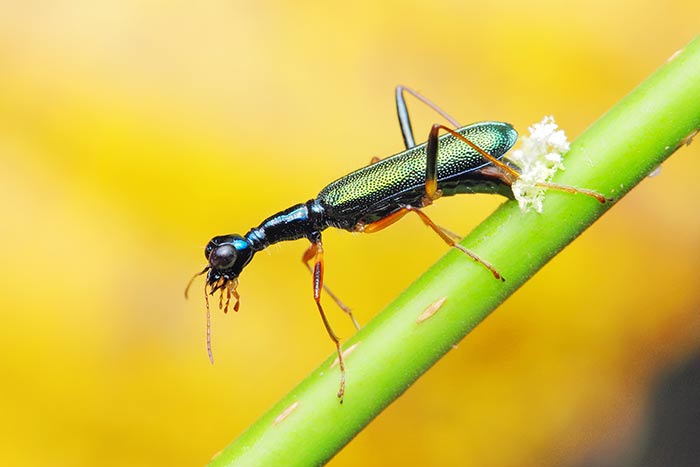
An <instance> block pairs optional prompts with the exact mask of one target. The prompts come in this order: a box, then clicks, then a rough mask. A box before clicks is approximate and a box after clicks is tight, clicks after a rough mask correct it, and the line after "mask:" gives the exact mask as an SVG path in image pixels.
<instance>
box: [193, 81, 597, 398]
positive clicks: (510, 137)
mask: <svg viewBox="0 0 700 467" xmlns="http://www.w3.org/2000/svg"><path fill="white" fill-rule="evenodd" d="M406 93H407V94H410V95H412V96H414V97H415V98H416V99H418V100H419V101H421V102H422V103H424V104H425V105H427V106H428V107H430V108H431V109H433V110H434V111H435V112H437V113H438V114H440V115H441V116H442V117H443V118H444V119H445V120H447V121H448V122H450V124H451V125H453V126H454V128H455V129H452V128H449V127H447V126H445V125H441V124H438V123H436V124H434V125H433V126H432V127H431V129H430V132H429V133H428V141H427V142H426V143H423V144H416V143H415V140H414V137H413V129H412V127H411V120H410V117H409V115H408V108H407V107H406V101H405V94H406ZM396 110H397V114H398V117H399V125H400V126H401V134H402V135H403V140H404V144H405V145H406V150H405V151H403V152H400V153H398V154H395V155H393V156H391V157H387V158H385V159H377V158H374V159H372V161H371V162H370V164H369V165H368V166H366V167H363V168H361V169H358V170H356V171H354V172H352V173H350V174H348V175H345V176H343V177H341V178H339V179H338V180H336V181H334V182H332V183H331V184H329V185H328V186H326V187H325V188H323V189H322V190H321V191H320V192H319V194H318V196H316V198H314V199H311V200H309V201H307V202H305V203H301V204H295V205H294V206H292V207H290V208H287V209H285V210H283V211H280V212H278V213H277V214H273V215H272V216H270V217H268V218H267V219H265V220H264V221H263V222H262V223H261V224H260V225H259V226H258V227H255V228H252V229H250V230H249V231H248V233H246V234H245V235H238V234H230V235H221V236H218V237H214V238H213V239H211V241H210V242H209V244H208V245H207V246H206V248H205V249H204V256H205V257H206V259H207V261H208V262H209V264H208V265H207V266H206V267H205V268H204V269H203V270H202V271H201V272H199V273H197V274H195V275H194V276H193V277H192V279H191V280H190V282H189V284H188V285H187V288H186V289H185V296H187V291H188V290H189V288H190V285H191V284H192V282H193V280H194V279H195V278H196V277H197V276H200V275H202V274H204V273H206V274H207V276H206V281H205V283H204V298H205V302H206V311H207V334H206V341H207V353H208V354H209V360H210V361H211V362H212V363H213V362H214V357H213V354H212V350H211V322H210V320H211V315H210V310H209V296H210V295H213V294H214V293H215V292H216V291H220V296H219V309H223V311H224V313H226V312H228V308H229V303H230V301H231V298H232V297H233V299H234V301H235V303H234V305H233V309H234V310H235V311H238V306H239V303H240V302H239V300H240V297H239V294H238V292H237V287H238V276H240V274H241V271H242V270H243V268H245V267H246V265H248V263H250V261H251V259H253V256H254V255H255V253H257V252H259V251H262V250H264V249H265V248H267V247H268V246H270V245H272V244H274V243H278V242H283V241H287V240H296V239H300V238H306V239H308V240H309V241H310V242H311V245H310V246H309V247H308V248H307V250H306V252H305V253H304V255H303V256H302V262H303V263H304V264H305V265H306V267H307V269H309V271H310V272H311V274H312V277H313V293H314V300H315V302H316V307H317V308H318V311H319V313H320V315H321V319H322V320H323V325H324V326H325V328H326V332H327V333H328V336H330V338H331V340H332V341H333V343H334V344H335V348H336V352H337V354H338V366H339V368H340V388H339V389H338V394H337V396H338V399H339V400H340V402H342V401H343V395H344V393H345V364H344V361H343V353H342V351H341V347H340V339H339V338H338V336H337V335H336V334H335V332H333V329H332V328H331V325H330V323H329V322H328V319H327V317H326V313H325V312H324V311H323V307H322V306H321V290H322V289H324V290H325V291H326V293H327V294H328V295H329V296H330V297H331V298H332V299H333V300H334V301H335V302H336V303H337V304H338V306H339V307H340V308H341V309H342V310H343V311H344V312H345V313H346V314H347V315H348V316H349V317H350V319H351V320H352V322H353V324H354V325H355V327H356V328H357V329H359V325H358V324H357V321H356V320H355V318H354V317H353V315H352V312H351V311H350V309H349V308H348V307H347V306H345V305H344V304H343V303H342V302H341V301H340V300H339V299H338V298H337V297H336V296H335V295H333V293H332V292H331V291H330V290H329V289H328V288H327V287H326V285H325V284H324V283H323V270H324V266H323V243H322V240H321V232H322V231H324V230H325V229H327V228H328V227H335V228H337V229H344V230H348V231H350V232H364V233H373V232H378V231H380V230H382V229H384V228H386V227H388V226H390V225H392V224H393V223H394V222H396V221H398V220H399V219H401V218H402V217H403V216H405V215H406V214H408V213H415V214H416V215H418V217H420V219H421V221H423V223H425V225H427V226H428V227H430V229H432V231H433V232H435V233H436V234H437V235H438V236H439V237H440V238H441V239H442V240H443V241H444V242H445V243H447V244H448V245H449V246H450V247H454V248H456V249H458V250H459V251H461V252H462V253H464V254H466V255H467V256H469V257H470V258H471V259H473V260H474V261H476V262H477V263H479V264H481V265H482V266H483V267H484V268H486V269H488V270H489V271H490V272H491V274H493V276H494V277H495V278H496V279H500V280H504V279H503V277H502V276H501V274H500V273H499V272H498V271H497V270H496V268H495V267H494V266H492V265H491V264H490V263H489V262H487V261H486V260H484V259H482V258H480V257H479V256H478V255H477V254H476V253H474V252H472V251H470V250H468V249H466V248H465V247H463V246H462V245H460V244H459V243H457V242H458V241H459V236H457V235H456V234H454V233H452V232H450V231H448V230H446V229H444V228H442V227H440V226H438V225H437V224H435V223H434V222H433V221H432V220H431V219H430V218H429V217H428V216H427V214H425V213H424V212H423V210H422V209H423V208H425V207H427V206H429V205H431V204H432V203H433V201H435V200H436V199H438V198H440V197H441V196H453V195H456V194H461V193H491V194H499V195H503V196H505V197H507V198H511V199H513V198H514V196H513V190H512V188H511V186H512V184H513V182H514V181H516V180H517V179H518V177H520V169H519V167H517V166H516V165H515V164H513V163H512V162H510V161H507V160H504V159H503V156H504V155H505V153H506V152H508V150H509V149H510V148H511V147H512V146H513V145H514V144H515V142H516V140H517V138H518V133H517V132H516V131H515V129H514V128H513V127H512V126H511V125H510V124H508V123H503V122H480V123H473V124H471V125H467V126H461V125H460V124H459V123H458V122H457V121H456V120H455V119H454V118H452V117H451V116H450V115H448V114H447V113H446V112H445V111H443V110H442V109H440V108H439V107H438V106H437V105H435V104H434V103H433V102H431V101H430V100H429V99H427V98H426V97H424V96H422V95H421V94H419V93H418V92H416V91H414V90H412V89H410V88H407V87H404V86H397V87H396ZM441 131H443V132H445V133H446V134H443V135H440V134H439V133H440V132H441ZM538 185H539V186H541V187H544V188H549V189H555V190H561V191H566V192H569V193H583V194H585V195H588V196H591V197H594V198H595V199H597V200H598V201H600V202H601V203H603V202H605V201H606V198H605V197H604V196H603V195H601V194H599V193H596V192H594V191H591V190H585V189H578V188H573V187H569V186H566V185H557V184H552V183H545V182H543V183H538ZM311 263H313V266H312V265H311ZM224 292H225V295H226V300H225V301H224Z"/></svg>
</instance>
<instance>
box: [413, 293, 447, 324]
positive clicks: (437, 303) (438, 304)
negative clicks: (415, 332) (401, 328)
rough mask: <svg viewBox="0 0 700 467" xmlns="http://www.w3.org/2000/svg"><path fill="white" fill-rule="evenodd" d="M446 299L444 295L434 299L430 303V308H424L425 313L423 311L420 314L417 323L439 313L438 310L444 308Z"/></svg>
mask: <svg viewBox="0 0 700 467" xmlns="http://www.w3.org/2000/svg"><path fill="white" fill-rule="evenodd" d="M446 300H447V297H442V298H440V299H438V300H436V301H434V302H433V303H431V304H430V305H428V308H426V309H425V310H423V313H421V314H420V316H418V318H416V323H417V324H420V323H422V322H423V321H425V320H427V319H428V318H430V317H431V316H433V315H434V314H435V313H437V312H438V310H439V309H440V308H442V305H444V304H445V301H446Z"/></svg>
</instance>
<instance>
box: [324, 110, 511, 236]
mask: <svg viewBox="0 0 700 467" xmlns="http://www.w3.org/2000/svg"><path fill="white" fill-rule="evenodd" d="M456 131H457V132H458V133H459V134H461V135H462V136H464V137H466V138H467V139H469V140H470V141H471V142H473V143H474V144H476V145H477V146H479V147H480V148H481V149H483V150H484V151H485V152H487V153H488V154H490V155H492V156H493V157H495V158H497V159H500V158H502V157H503V155H504V154H505V153H506V152H508V150H509V149H510V148H511V147H512V146H513V145H514V144H515V141H516V140H517V138H518V134H517V132H516V131H515V129H514V128H513V127H512V126H511V125H509V124H508V123H502V122H480V123H474V124H472V125H468V126H465V127H462V128H460V129H458V130H456ZM439 140H440V146H439V150H438V157H437V176H438V188H440V189H444V190H445V193H444V195H445V196H449V195H452V194H455V193H459V192H461V191H460V189H459V188H460V185H462V188H467V189H468V191H473V192H478V191H479V184H480V183H481V180H480V179H479V177H478V176H476V174H475V173H474V171H475V170H477V169H479V168H481V167H484V166H485V165H488V161H487V160H486V159H484V158H483V157H482V156H481V155H480V154H479V153H478V152H477V151H476V150H474V149H473V148H471V147H470V146H468V145H467V144H466V143H464V142H463V141H460V140H459V139H457V138H455V137H454V136H452V135H450V134H446V135H443V136H441V137H440V138H439ZM426 159H427V155H426V143H423V144H420V145H418V146H415V147H414V148H411V149H409V150H407V151H404V152H401V153H399V154H396V155H394V156H391V157H388V158H386V159H382V160H381V161H379V162H377V163H375V164H372V165H369V166H366V167H363V168H361V169H359V170H356V171H355V172H352V173H350V174H348V175H346V176H344V177H342V178H340V179H338V180H336V181H334V182H333V183H331V184H330V185H328V186H326V187H325V188H324V189H323V190H321V192H320V193H319V195H318V197H317V200H318V201H319V202H320V203H321V204H322V205H323V206H324V207H325V208H326V211H327V213H328V214H330V215H331V216H332V217H334V218H337V219H343V220H345V221H347V225H345V227H346V228H349V227H351V226H352V225H354V224H356V223H357V222H360V221H362V222H373V221H374V220H377V219H380V218H382V217H384V216H386V215H388V214H389V213H391V212H392V211H394V210H396V209H397V206H398V205H399V204H411V205H415V202H416V201H417V200H418V199H420V198H421V196H422V194H423V192H424V187H425V171H426ZM489 191H492V190H489Z"/></svg>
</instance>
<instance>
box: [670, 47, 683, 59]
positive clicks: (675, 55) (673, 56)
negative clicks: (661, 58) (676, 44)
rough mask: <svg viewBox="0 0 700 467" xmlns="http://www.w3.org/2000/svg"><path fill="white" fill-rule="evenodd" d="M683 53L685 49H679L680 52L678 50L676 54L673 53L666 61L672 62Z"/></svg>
mask: <svg viewBox="0 0 700 467" xmlns="http://www.w3.org/2000/svg"><path fill="white" fill-rule="evenodd" d="M682 52H683V49H678V50H676V51H675V52H673V54H672V55H671V56H670V57H668V58H667V59H666V62H671V61H673V59H674V58H676V57H677V56H679V55H680V54H681V53H682Z"/></svg>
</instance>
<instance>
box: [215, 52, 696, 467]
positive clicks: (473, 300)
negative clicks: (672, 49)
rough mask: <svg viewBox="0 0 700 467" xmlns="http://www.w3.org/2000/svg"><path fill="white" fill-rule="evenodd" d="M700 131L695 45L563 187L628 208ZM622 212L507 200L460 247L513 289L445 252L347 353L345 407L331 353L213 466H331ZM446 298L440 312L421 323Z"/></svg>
mask: <svg viewBox="0 0 700 467" xmlns="http://www.w3.org/2000/svg"><path fill="white" fill-rule="evenodd" d="M699 127H700V40H699V39H698V38H696V39H695V40H693V41H692V42H691V43H690V44H688V46H687V47H686V48H685V49H684V50H683V51H682V52H681V53H679V54H678V55H676V56H675V57H674V58H673V59H672V60H671V61H669V62H667V63H666V64H665V65H664V66H662V67H661V68H660V69H659V70H658V71H657V72H656V73H654V74H653V75H652V76H651V77H650V78H648V79H647V80H646V81H645V82H644V83H642V84H641V85H640V86H639V87H638V88H637V89H635V90H634V91H633V92H632V93H630V94H629V95H628V96H626V97H625V98H624V99H623V100H622V101H621V102H620V103H619V104H617V105H616V106H615V107H614V108H613V109H611V110H610V111H609V112H608V113H606V114H605V115H604V116H603V117H601V118H600V119H599V120H598V121H597V122H595V124H593V125H592V126H591V127H590V128H589V129H588V130H586V131H585V132H584V134H582V135H581V136H580V137H579V138H578V139H577V140H576V141H575V142H574V144H572V146H571V151H570V152H569V153H568V154H567V156H566V171H565V172H562V173H561V174H560V175H561V176H560V177H558V178H557V179H556V182H558V183H563V184H568V185H573V186H578V187H586V188H590V189H594V190H597V191H599V192H601V193H603V194H605V195H606V196H610V197H612V198H614V199H615V200H619V199H620V197H622V196H623V195H624V194H625V193H626V192H628V191H629V190H630V189H631V188H632V187H634V186H635V185H636V184H637V183H639V182H640V181H641V180H643V179H644V178H645V177H646V176H647V175H648V174H649V173H650V172H651V171H653V170H654V169H655V168H656V167H658V166H659V165H660V164H661V163H662V162H663V161H664V160H665V159H666V158H667V157H668V156H669V155H671V154H672V153H673V152H674V151H675V150H676V149H677V148H678V147H679V146H681V145H682V144H683V143H684V139H685V138H686V137H688V136H689V135H690V134H691V133H693V132H694V131H696V130H697V129H698V128H699ZM612 204H614V203H606V204H603V205H601V204H600V203H598V202H596V201H595V200H593V199H591V198H589V197H586V196H583V195H570V194H566V193H560V192H553V191H550V192H549V193H548V194H547V196H546V199H545V203H544V209H543V213H542V214H537V213H533V212H530V213H523V212H521V211H520V210H519V208H518V206H517V203H515V202H512V201H509V202H506V203H504V204H503V205H502V206H501V207H499V208H498V209H497V210H496V212H494V213H493V214H492V215H491V216H490V217H489V218H488V219H487V220H486V221H484V222H483V223H482V224H481V225H479V226H478V227H477V228H476V229H475V230H474V231H473V232H472V233H471V234H470V235H469V236H468V237H467V238H465V239H464V241H463V242H462V244H463V245H464V246H466V247H467V248H469V249H471V250H472V251H475V252H478V254H479V255H480V256H481V257H482V258H485V259H488V260H489V261H490V262H492V263H493V264H494V265H496V266H497V268H498V270H499V271H500V272H501V273H502V274H503V275H504V276H505V277H506V278H507V280H506V281H505V282H501V281H498V280H494V278H493V276H492V275H491V274H490V273H488V271H486V270H485V269H484V268H483V267H481V266H479V265H477V264H475V263H473V262H471V261H470V260H468V259H467V258H465V256H464V255H463V254H462V253H460V252H457V251H451V252H449V253H447V254H446V255H445V256H444V257H443V258H442V259H440V260H439V261H438V262H437V263H436V264H435V265H434V266H432V267H431V268H430V269H429V270H428V271H427V272H426V273H425V274H424V275H423V276H422V277H420V278H419V279H418V280H417V281H416V282H415V283H413V284H412V285H411V286H410V287H409V288H408V289H407V290H406V291H405V292H404V293H402V294H401V295H400V296H399V297H398V298H397V299H396V300H395V301H394V302H393V303H392V304H390V305H389V306H388V307H387V308H386V309H385V310H384V311H383V312H382V313H381V314H379V315H378V316H377V317H376V318H375V319H374V320H373V321H372V322H371V323H369V324H368V325H367V326H366V327H365V328H363V329H362V330H361V331H359V332H358V333H357V334H356V335H355V336H354V337H353V338H352V339H350V340H349V341H348V342H346V343H345V344H344V346H343V348H344V349H348V348H351V347H354V348H353V351H352V352H351V353H350V354H348V355H347V357H346V365H347V388H346V396H345V402H344V403H343V404H342V405H341V404H339V403H338V400H337V399H336V397H335V394H336V391H337V389H338V379H339V371H338V368H337V366H333V367H331V364H332V362H333V360H334V357H333V356H331V357H330V358H329V359H328V360H327V361H325V362H324V363H323V364H322V365H321V366H320V367H319V368H318V369H316V370H315V371H314V372H313V373H312V374H311V375H309V376H308V377H307V378H306V379H305V380H304V381H303V382H302V383H301V384H299V385H298V386H297V387H296V388H294V389H293V390H292V391H291V392H290V393H289V394H287V395H286V396H285V397H284V398H283V399H282V400H280V401H279V402H278V403H277V404H276V405H275V406H274V407H272V409H270V410H269V411H268V412H267V413H266V414H265V415H263V416H262V417H261V418H260V419H259V420H258V421H257V422H256V423H255V424H253V425H252V426H251V427H250V428H249V429H248V430H247V431H246V432H245V433H243V434H242V435H241V436H240V437H238V439H236V440H235V441H234V442H232V443H231V444H230V445H229V446H228V447H226V448H225V449H224V450H223V451H222V452H221V453H220V454H219V455H218V456H217V457H215V458H214V459H213V460H212V462H211V464H210V465H211V466H234V465H236V466H238V465H241V466H273V465H274V466H286V467H288V466H312V465H322V464H324V463H325V462H327V461H328V460H329V459H330V458H331V457H333V456H334V455H335V454H336V453H337V452H338V451H339V450H340V449H341V448H342V447H343V446H344V445H345V444H347V443H348V442H349V441H350V440H351V439H352V438H353V437H354V436H355V435H357V434H358V433H359V432H360V430H362V429H363V428H364V427H365V426H366V425H367V424H368V423H369V422H370V421H371V420H372V419H373V418H374V417H376V416H377V415H378V414H379V412H381V411H382V410H383V409H384V408H385V407H386V406H387V405H389V404H390V403H391V402H392V401H393V400H394V399H396V398H397V397H398V396H399V395H401V393H403V392H404V391H405V390H406V389H407V388H408V387H409V386H410V385H411V384H412V383H413V382H414V381H415V380H416V379H417V378H418V377H419V376H420V375H421V374H423V373H424V372H425V371H427V370H428V369H429V368H430V367H431V366H432V365H433V364H434V363H435V362H436V361H437V360H438V359H439V358H440V357H442V356H443V355H444V354H445V353H446V352H447V351H449V350H450V349H451V348H452V346H453V345H455V344H457V343H458V342H459V341H460V340H461V339H462V338H463V337H464V336H465V335H466V334H467V333H468V332H469V331H470V330H471V329H473V328H474V327H475V326H476V325H477V324H478V323H479V322H480V321H481V320H483V319H484V318H485V317H486V316H487V315H488V314H489V313H491V312H492V311H493V310H494V309H495V308H496V307H497V306H498V305H499V304H500V303H501V302H503V301H504V300H505V299H506V298H507V297H508V296H510V295H511V294H512V293H513V292H515V291H516V290H517V289H518V287H520V286H521V285H522V284H523V283H524V282H525V281H526V280H527V279H528V278H529V277H531V276H532V275H533V274H535V272H537V271H538V270H539V269H540V268H541V267H542V266H543V265H544V264H545V263H547V261H549V260H550V259H551V258H552V257H553V256H554V255H555V254H557V252H559V251H560V250H561V249H562V248H564V247H565V246H566V245H567V244H569V243H570V242H571V241H572V240H573V239H574V238H576V237H577V236H578V235H580V234H581V233H582V232H583V231H584V230H585V229H586V228H587V227H588V226H589V225H591V224H592V223H593V222H594V221H595V220H596V219H597V218H598V217H600V216H601V215H602V214H603V213H604V212H605V211H607V210H608V209H609V208H610V207H611V205H612ZM443 298H444V299H445V300H444V303H443V304H442V306H441V307H439V309H438V310H437V312H436V313H435V314H434V315H432V316H431V317H430V318H427V319H425V320H423V321H422V322H420V323H418V322H417V320H418V318H419V316H420V315H421V314H422V313H423V312H424V310H426V308H428V307H429V306H430V305H431V304H433V303H436V302H437V301H439V300H440V299H443ZM285 410H287V412H286V417H284V416H283V415H282V414H284V413H285Z"/></svg>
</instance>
